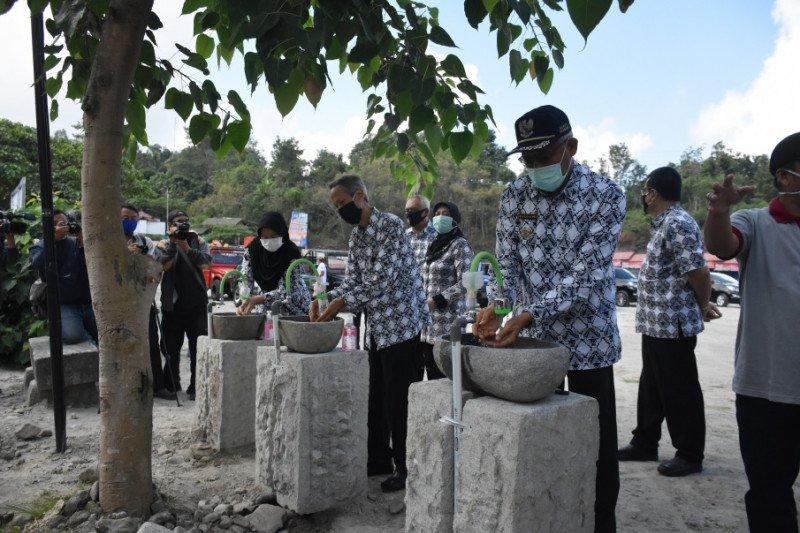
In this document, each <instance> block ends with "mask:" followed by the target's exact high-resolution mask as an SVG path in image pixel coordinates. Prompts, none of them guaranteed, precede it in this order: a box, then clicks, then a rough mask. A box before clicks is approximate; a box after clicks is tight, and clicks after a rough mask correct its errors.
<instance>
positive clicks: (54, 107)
mask: <svg viewBox="0 0 800 533" xmlns="http://www.w3.org/2000/svg"><path fill="white" fill-rule="evenodd" d="M57 118H58V100H53V101H52V102H51V103H50V121H51V122H52V121H54V120H55V119H57Z"/></svg>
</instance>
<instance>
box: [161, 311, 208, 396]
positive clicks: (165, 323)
mask: <svg viewBox="0 0 800 533" xmlns="http://www.w3.org/2000/svg"><path fill="white" fill-rule="evenodd" d="M207 320H208V318H207V316H206V310H205V307H198V308H194V309H191V308H190V309H180V308H176V309H175V310H173V311H164V312H163V318H162V320H161V329H162V331H163V333H164V342H165V344H166V347H167V353H168V354H169V361H168V363H167V364H169V365H170V368H169V369H167V368H165V369H164V375H165V377H166V378H167V383H168V385H167V389H168V390H170V391H179V390H181V376H180V360H181V348H183V337H184V335H185V336H186V337H187V338H188V339H189V365H190V369H191V378H190V382H189V388H188V389H187V392H189V393H193V392H194V373H195V366H196V364H197V337H199V336H200V335H205V334H206V330H207V329H208V328H207ZM170 371H171V374H170Z"/></svg>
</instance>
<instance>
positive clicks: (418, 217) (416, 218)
mask: <svg viewBox="0 0 800 533" xmlns="http://www.w3.org/2000/svg"><path fill="white" fill-rule="evenodd" d="M425 211H427V210H426V209H420V210H419V211H414V212H412V213H406V218H407V219H408V223H409V224H411V227H412V228H413V227H416V225H417V224H419V223H420V222H422V219H423V218H425V216H426V215H424V214H423V213H425Z"/></svg>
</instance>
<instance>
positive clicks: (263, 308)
mask: <svg viewBox="0 0 800 533" xmlns="http://www.w3.org/2000/svg"><path fill="white" fill-rule="evenodd" d="M239 270H240V271H241V272H242V283H244V286H245V287H247V289H248V290H249V291H250V295H251V296H256V295H258V294H261V295H263V296H264V302H263V303H260V304H257V305H255V306H254V307H253V312H254V313H261V314H266V313H267V311H270V310H271V309H272V304H273V303H274V302H275V301H280V302H283V306H282V307H281V313H282V314H284V315H307V314H308V311H309V309H310V307H311V292H310V291H309V290H308V286H307V285H306V282H305V280H304V279H303V276H301V273H302V272H303V270H302V269H300V268H295V269H294V271H293V272H292V294H291V295H290V296H289V298H287V297H286V284H285V283H284V280H283V278H281V282H280V283H279V284H278V287H277V288H276V289H273V290H271V291H268V292H264V291H263V290H262V289H261V287H260V286H259V285H258V282H257V281H256V280H255V276H254V275H253V266H252V263H251V262H250V252H245V254H244V259H242V265H241V266H240V267H239Z"/></svg>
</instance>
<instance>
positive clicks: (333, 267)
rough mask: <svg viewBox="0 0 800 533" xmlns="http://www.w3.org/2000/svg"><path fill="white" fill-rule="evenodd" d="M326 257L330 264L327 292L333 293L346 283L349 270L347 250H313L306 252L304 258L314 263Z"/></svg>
mask: <svg viewBox="0 0 800 533" xmlns="http://www.w3.org/2000/svg"><path fill="white" fill-rule="evenodd" d="M320 256H322V257H324V258H325V260H326V262H327V264H328V286H327V287H326V290H328V291H332V290H333V289H335V288H336V287H338V286H339V285H340V284H341V283H342V281H344V275H345V271H346V270H347V250H325V249H316V248H312V249H309V250H307V251H306V253H305V255H304V257H306V258H308V259H310V260H311V261H313V262H314V263H316V262H317V257H320Z"/></svg>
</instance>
